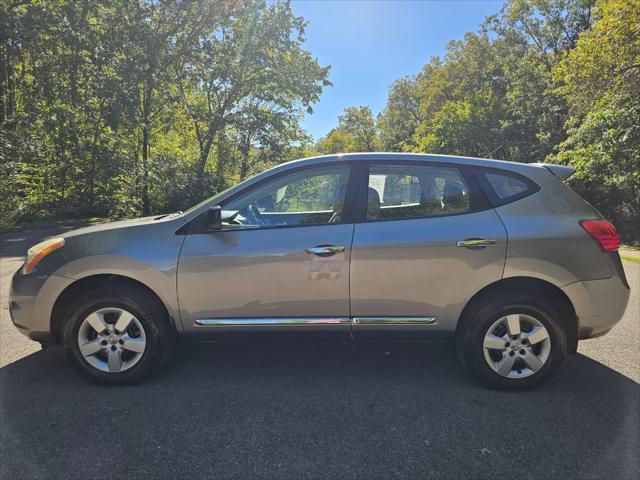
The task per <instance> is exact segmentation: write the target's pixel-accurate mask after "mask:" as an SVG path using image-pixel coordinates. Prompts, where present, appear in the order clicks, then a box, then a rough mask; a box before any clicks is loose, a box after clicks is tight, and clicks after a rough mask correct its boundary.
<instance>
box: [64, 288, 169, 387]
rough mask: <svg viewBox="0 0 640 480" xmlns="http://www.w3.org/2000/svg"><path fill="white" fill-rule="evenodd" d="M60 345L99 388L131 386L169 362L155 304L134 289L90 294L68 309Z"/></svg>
mask: <svg viewBox="0 0 640 480" xmlns="http://www.w3.org/2000/svg"><path fill="white" fill-rule="evenodd" d="M63 344H64V348H65V350H66V352H67V356H68V358H69V360H70V361H71V363H72V364H73V366H74V367H75V368H76V369H77V370H78V371H79V372H80V373H81V374H82V375H83V376H85V377H86V378H88V379H90V380H93V381H97V382H100V383H108V384H129V383H136V382H138V381H140V380H142V379H143V378H145V377H147V376H148V375H150V374H151V373H153V372H154V371H156V370H157V369H158V368H159V367H160V366H161V365H162V364H163V363H164V362H165V361H166V359H167V358H168V356H169V353H170V352H171V347H172V344H173V332H172V329H171V326H170V323H169V319H168V318H167V314H166V311H165V310H164V308H163V307H162V305H160V304H159V302H158V301H157V299H155V298H154V297H153V296H152V295H150V294H149V293H148V292H147V291H145V290H144V289H142V288H140V287H136V286H127V288H123V287H121V286H109V287H103V288H100V289H98V290H93V291H90V292H88V293H87V294H85V295H83V296H82V297H81V298H80V299H78V300H77V301H76V302H75V303H74V305H73V306H72V307H71V309H70V318H69V320H68V321H67V323H66V324H65V328H64V331H63Z"/></svg>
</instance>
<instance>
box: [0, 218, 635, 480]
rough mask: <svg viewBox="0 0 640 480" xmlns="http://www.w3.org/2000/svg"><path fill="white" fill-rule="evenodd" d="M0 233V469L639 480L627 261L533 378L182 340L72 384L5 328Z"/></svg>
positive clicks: (423, 356) (418, 361) (5, 272)
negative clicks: (164, 360) (505, 385)
mask: <svg viewBox="0 0 640 480" xmlns="http://www.w3.org/2000/svg"><path fill="white" fill-rule="evenodd" d="M51 234H55V232H53V231H44V230H40V231H34V232H23V233H17V234H16V233H14V234H5V235H2V236H0V248H1V249H2V258H1V260H0V262H1V264H0V270H1V278H0V282H1V284H0V287H1V292H0V304H1V305H2V310H0V314H1V317H0V335H1V339H0V362H1V363H0V387H1V397H0V402H1V406H2V408H1V411H0V414H1V417H0V420H1V423H0V433H1V436H0V462H1V464H0V465H1V470H0V474H1V476H2V478H3V479H22V478H64V479H67V478H100V477H104V478H124V477H127V478H140V477H151V478H176V477H193V478H199V477H209V478H269V479H271V478H292V479H303V478H367V479H371V478H453V477H458V478H517V479H527V478H536V479H539V478H581V479H582V478H607V479H609V478H615V479H621V478H639V477H640V460H639V456H640V428H639V426H640V418H639V409H640V389H639V388H638V387H639V385H638V382H639V381H640V326H639V324H640V318H639V317H640V315H639V312H640V310H639V305H638V291H639V289H640V268H639V265H638V264H634V263H631V262H626V261H625V262H624V264H625V269H626V271H627V276H628V279H629V283H630V284H631V286H632V299H631V302H630V304H629V307H628V309H627V312H626V315H625V317H624V319H623V321H622V322H621V323H620V324H619V325H618V326H617V327H616V328H615V329H614V330H613V331H612V332H611V333H610V334H609V335H607V336H605V337H602V338H599V339H594V340H590V341H586V342H581V346H580V353H579V354H578V355H577V356H576V357H575V358H573V359H571V360H570V361H569V362H567V364H566V365H565V366H564V367H563V369H562V371H561V372H560V374H559V375H558V376H557V377H556V378H555V379H554V380H553V381H552V382H551V383H550V384H548V385H546V386H545V387H543V388H541V389H538V390H535V391H531V392H520V393H508V392H498V391H493V390H488V389H485V388H482V387H479V386H477V385H476V384H475V383H474V382H473V381H472V380H471V379H470V378H469V377H468V376H467V375H466V374H465V372H464V371H463V370H462V369H461V368H460V367H459V366H458V363H457V362H456V357H455V352H454V349H453V348H452V346H451V345H450V344H446V343H445V344H432V345H424V344H418V343H402V344H393V343H370V344H364V343H352V344H349V343H338V344H332V343H300V344H277V343H270V344H240V345H229V344H227V345H225V344H209V345H206V344H201V345H195V344H187V345H181V346H179V348H178V349H177V351H176V352H175V354H174V356H173V358H172V359H171V360H170V362H169V365H168V366H167V368H165V369H164V370H163V371H162V372H161V373H160V374H159V375H157V376H156V377H154V378H153V379H152V380H150V381H148V382H146V383H143V384H141V385H138V386H135V387H123V388H108V387H100V386H96V385H91V384H88V383H86V382H85V381H84V380H82V379H81V378H80V377H78V376H77V375H76V373H75V372H74V371H73V370H72V369H71V368H70V366H69V365H68V364H67V362H66V359H65V356H64V354H63V351H62V349H60V348H51V349H49V350H46V351H40V350H38V349H37V348H36V345H35V344H33V343H31V342H29V341H28V340H27V339H25V338H24V337H22V336H21V335H20V334H18V333H17V332H16V331H15V329H13V327H12V326H11V325H10V321H9V316H8V311H7V309H6V308H7V307H6V304H7V290H8V282H9V279H10V276H11V274H12V273H13V271H14V270H16V269H17V268H18V267H19V265H20V262H21V259H20V258H19V257H20V255H22V254H24V252H25V250H26V248H27V247H28V246H30V245H31V244H33V243H35V242H36V241H37V240H38V239H39V238H40V237H43V236H47V235H51Z"/></svg>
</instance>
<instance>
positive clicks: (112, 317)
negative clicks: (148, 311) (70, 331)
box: [78, 307, 146, 373]
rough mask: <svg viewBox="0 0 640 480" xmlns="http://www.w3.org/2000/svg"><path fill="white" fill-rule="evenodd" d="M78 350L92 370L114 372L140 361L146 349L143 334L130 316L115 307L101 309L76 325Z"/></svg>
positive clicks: (130, 314)
mask: <svg viewBox="0 0 640 480" xmlns="http://www.w3.org/2000/svg"><path fill="white" fill-rule="evenodd" d="M78 347H79V348H80V353H81V354H82V356H83V357H84V359H85V360H86V361H87V362H88V363H89V364H90V365H91V366H93V367H94V368H97V369H98V370H101V371H103V372H109V373H118V372H123V371H125V370H128V369H130V368H132V367H133V366H134V365H135V364H137V363H138V362H139V361H140V359H141V358H142V356H143V355H144V352H145V349H146V335H145V331H144V328H143V327H142V324H141V323H140V321H139V320H138V319H137V318H136V317H135V316H134V315H133V314H132V313H130V312H128V311H126V310H123V309H122V308H116V307H113V308H111V307H110V308H101V309H100V310H96V311H95V312H93V313H91V314H90V315H88V316H87V317H86V318H85V319H84V320H83V322H82V324H81V325H80V328H79V329H78Z"/></svg>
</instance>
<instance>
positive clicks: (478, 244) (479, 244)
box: [456, 238, 496, 250]
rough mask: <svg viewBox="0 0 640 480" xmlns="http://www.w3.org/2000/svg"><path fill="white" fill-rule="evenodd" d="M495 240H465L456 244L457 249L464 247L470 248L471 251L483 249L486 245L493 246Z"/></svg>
mask: <svg viewBox="0 0 640 480" xmlns="http://www.w3.org/2000/svg"><path fill="white" fill-rule="evenodd" d="M495 244H496V241H495V240H487V239H486V238H467V239H466V240H460V241H458V242H456V246H457V247H465V248H470V249H472V250H477V249H480V248H484V247H486V246H487V245H495Z"/></svg>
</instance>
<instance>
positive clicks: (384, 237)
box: [351, 209, 507, 338]
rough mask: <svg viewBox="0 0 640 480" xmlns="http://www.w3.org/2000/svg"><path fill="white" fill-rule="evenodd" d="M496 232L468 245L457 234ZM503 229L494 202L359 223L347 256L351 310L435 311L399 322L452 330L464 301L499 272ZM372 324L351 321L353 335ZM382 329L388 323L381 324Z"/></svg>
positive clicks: (428, 330) (385, 313) (359, 313)
mask: <svg viewBox="0 0 640 480" xmlns="http://www.w3.org/2000/svg"><path fill="white" fill-rule="evenodd" d="M469 238H485V239H491V240H496V243H495V244H494V245H489V246H486V247H481V248H478V249H469V248H464V247H458V246H456V242H458V241H461V240H465V239H469ZM506 248H507V236H506V232H505V229H504V227H503V225H502V223H501V222H500V219H499V218H498V216H497V215H496V213H495V211H494V210H493V209H489V210H484V211H480V212H475V213H468V214H464V215H454V216H447V217H434V218H423V219H407V220H390V221H379V222H370V223H359V224H356V226H355V232H354V240H353V253H352V260H351V312H352V315H353V316H354V317H421V318H433V317H435V322H427V323H425V325H424V326H416V325H407V326H402V325H399V326H397V328H396V330H398V331H399V332H401V331H406V333H407V336H409V337H411V338H415V337H416V335H418V334H419V333H424V334H427V335H430V336H433V335H438V334H442V335H444V336H449V335H451V334H453V333H454V331H455V328H456V325H457V322H458V318H459V316H460V313H461V312H462V309H463V308H464V306H465V304H466V302H467V301H468V300H469V298H471V296H473V295H474V294H475V293H476V292H477V291H478V290H480V289H481V288H483V287H484V286H486V285H488V284H490V283H493V282H495V281H497V280H499V279H500V278H501V277H502V271H503V268H504V262H505V253H506ZM375 330H376V327H375V326H359V325H354V335H355V336H356V337H357V336H359V335H366V334H367V333H368V332H369V331H370V332H371V333H374V332H375ZM380 330H381V331H382V332H385V331H388V330H389V327H388V325H386V326H383V325H381V328H380Z"/></svg>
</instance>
